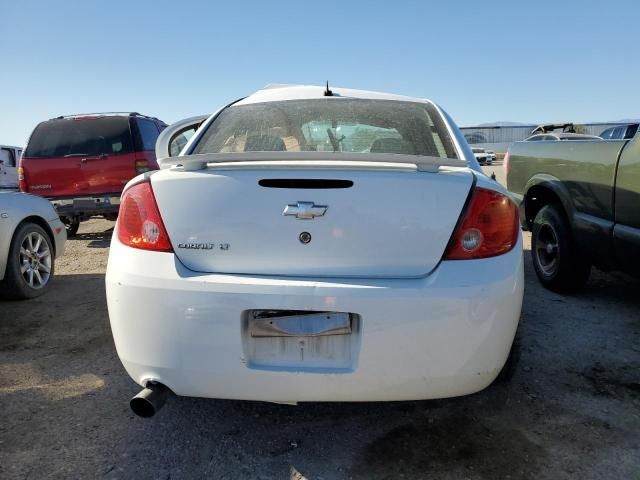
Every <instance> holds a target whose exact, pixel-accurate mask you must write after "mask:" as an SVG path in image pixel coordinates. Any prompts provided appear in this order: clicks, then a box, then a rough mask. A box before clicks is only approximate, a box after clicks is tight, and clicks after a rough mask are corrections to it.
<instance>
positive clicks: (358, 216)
mask: <svg viewBox="0 0 640 480" xmlns="http://www.w3.org/2000/svg"><path fill="white" fill-rule="evenodd" d="M151 179H152V185H153V190H154V194H155V196H156V201H157V203H158V206H159V209H160V212H161V215H162V218H163V221H164V223H165V227H166V229H167V231H168V234H169V237H170V239H171V242H172V245H173V248H174V251H175V253H176V255H177V257H178V259H179V260H180V261H181V262H182V263H183V264H184V265H185V266H186V267H187V268H189V269H191V270H194V271H198V272H212V273H213V272H215V273H235V274H255V275H292V276H327V277H342V276H352V277H418V276H424V275H426V274H428V273H429V272H430V271H431V270H433V269H434V268H435V267H436V265H437V264H438V263H439V261H440V259H441V258H442V256H443V254H444V251H445V249H446V247H447V244H448V242H449V239H450V238H451V234H452V232H453V231H454V229H455V226H456V224H457V221H458V218H459V217H460V213H461V211H462V209H463V208H464V205H465V201H466V199H467V197H468V194H469V190H470V188H471V186H472V184H473V174H472V173H471V171H470V170H468V169H449V170H440V171H439V172H437V173H432V172H421V171H417V170H416V169H406V168H404V169H403V168H387V169H366V168H362V169H359V170H358V169H353V170H349V169H331V168H326V167H325V168H323V167H321V166H318V167H316V168H309V167H308V166H307V167H304V168H302V167H301V168H295V167H294V166H291V165H289V166H288V167H287V168H280V169H273V168H271V169H270V168H255V167H253V168H252V167H248V168H232V167H231V168H227V169H225V168H209V169H206V170H201V171H197V172H185V171H181V172H176V171H161V172H159V173H157V174H154V175H153V176H152V177H151Z"/></svg>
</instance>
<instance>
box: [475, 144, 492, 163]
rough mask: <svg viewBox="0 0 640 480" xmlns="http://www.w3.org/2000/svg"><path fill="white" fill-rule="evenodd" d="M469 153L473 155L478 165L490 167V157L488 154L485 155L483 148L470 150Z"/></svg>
mask: <svg viewBox="0 0 640 480" xmlns="http://www.w3.org/2000/svg"><path fill="white" fill-rule="evenodd" d="M471 151H472V152H473V154H474V155H475V157H476V160H478V163H479V164H480V165H491V163H492V159H491V155H490V154H489V153H487V152H486V151H485V150H484V148H477V147H474V148H472V149H471Z"/></svg>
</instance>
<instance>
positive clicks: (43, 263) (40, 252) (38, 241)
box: [20, 232, 51, 290]
mask: <svg viewBox="0 0 640 480" xmlns="http://www.w3.org/2000/svg"><path fill="white" fill-rule="evenodd" d="M20 273H21V274H22V278H24V281H25V282H27V285H29V287H31V288H33V289H34V290H39V289H41V288H42V287H44V286H45V285H46V284H47V283H48V282H49V277H50V276H51V251H50V250H49V244H48V243H47V239H46V238H44V236H42V235H41V234H40V233H38V232H30V233H27V234H26V235H25V237H24V239H23V240H22V243H21V244H20Z"/></svg>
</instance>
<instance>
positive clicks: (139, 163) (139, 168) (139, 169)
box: [136, 158, 151, 173]
mask: <svg viewBox="0 0 640 480" xmlns="http://www.w3.org/2000/svg"><path fill="white" fill-rule="evenodd" d="M149 170H151V169H150V168H149V162H148V161H147V159H146V158H140V159H137V160H136V173H144V172H148V171H149Z"/></svg>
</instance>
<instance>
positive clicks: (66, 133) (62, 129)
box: [24, 117, 132, 158]
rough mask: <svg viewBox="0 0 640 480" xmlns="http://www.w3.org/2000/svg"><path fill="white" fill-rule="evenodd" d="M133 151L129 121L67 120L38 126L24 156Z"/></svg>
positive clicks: (116, 119)
mask: <svg viewBox="0 0 640 480" xmlns="http://www.w3.org/2000/svg"><path fill="white" fill-rule="evenodd" d="M131 151H132V145H131V133H130V130H129V118H128V117H97V118H65V119H56V120H49V121H47V122H42V123H41V124H40V125H38V126H37V127H36V129H35V130H34V131H33V133H32V134H31V138H30V139H29V144H28V145H27V149H26V150H25V152H24V156H25V157H29V158H46V157H64V156H70V155H87V156H89V155H91V156H93V155H102V154H106V155H113V154H119V153H129V152H131Z"/></svg>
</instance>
